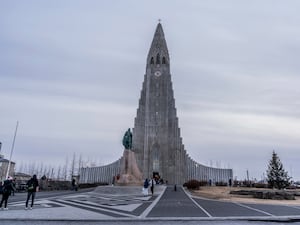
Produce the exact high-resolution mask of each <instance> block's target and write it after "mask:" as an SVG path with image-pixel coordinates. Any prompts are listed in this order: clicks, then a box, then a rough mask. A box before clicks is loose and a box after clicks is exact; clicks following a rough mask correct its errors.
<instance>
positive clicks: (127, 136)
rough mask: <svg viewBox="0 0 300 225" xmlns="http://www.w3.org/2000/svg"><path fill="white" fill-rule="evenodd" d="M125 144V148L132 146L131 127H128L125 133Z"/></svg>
mask: <svg viewBox="0 0 300 225" xmlns="http://www.w3.org/2000/svg"><path fill="white" fill-rule="evenodd" d="M123 145H124V147H125V149H131V148H132V133H131V131H130V128H128V130H127V131H126V132H125V134H124V137H123Z"/></svg>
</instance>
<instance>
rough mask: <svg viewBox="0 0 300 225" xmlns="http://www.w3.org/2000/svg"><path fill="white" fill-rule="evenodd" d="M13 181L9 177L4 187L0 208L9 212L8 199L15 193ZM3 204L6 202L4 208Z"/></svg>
mask: <svg viewBox="0 0 300 225" xmlns="http://www.w3.org/2000/svg"><path fill="white" fill-rule="evenodd" d="M12 180H13V178H12V177H8V178H7V179H6V180H5V181H4V183H3V185H2V199H1V202H0V208H1V209H4V210H8V208H7V202H8V198H9V196H10V195H11V192H12V191H14V187H13V184H12ZM3 202H4V208H2V204H3Z"/></svg>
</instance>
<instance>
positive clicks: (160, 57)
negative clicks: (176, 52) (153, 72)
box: [147, 22, 170, 68]
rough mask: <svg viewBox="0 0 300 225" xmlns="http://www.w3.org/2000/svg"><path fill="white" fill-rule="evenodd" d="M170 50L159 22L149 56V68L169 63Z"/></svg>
mask: <svg viewBox="0 0 300 225" xmlns="http://www.w3.org/2000/svg"><path fill="white" fill-rule="evenodd" d="M169 62H170V60H169V52H168V47H167V42H166V39H165V35H164V31H163V28H162V25H161V23H160V22H159V23H158V24H157V27H156V30H155V33H154V37H153V40H152V44H151V47H150V50H149V53H148V57H147V68H149V67H152V66H156V67H159V66H160V65H167V66H168V65H169Z"/></svg>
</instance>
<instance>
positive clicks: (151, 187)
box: [150, 178, 154, 195]
mask: <svg viewBox="0 0 300 225" xmlns="http://www.w3.org/2000/svg"><path fill="white" fill-rule="evenodd" d="M150 190H151V194H152V195H153V194H154V179H153V178H152V179H151V181H150Z"/></svg>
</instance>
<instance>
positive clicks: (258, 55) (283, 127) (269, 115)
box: [0, 0, 300, 180]
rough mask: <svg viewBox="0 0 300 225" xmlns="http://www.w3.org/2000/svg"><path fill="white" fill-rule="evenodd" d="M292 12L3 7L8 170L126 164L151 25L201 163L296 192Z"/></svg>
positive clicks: (107, 5)
mask: <svg viewBox="0 0 300 225" xmlns="http://www.w3.org/2000/svg"><path fill="white" fill-rule="evenodd" d="M299 9H300V2H299V1H276V0H270V1H260V0H259V1H223V0H219V1H211V0H209V1H199V0H195V1H184V0H182V1H176V0H170V1H167V0H165V1H157V0H151V1H138V0H136V1H133V0H132V1H128V0H127V1H124V0H120V1H116V0H112V1H108V0H107V1H83V0H82V1H76V0H72V1H71V0H70V1H60V0H57V1H38V0H36V1H30V0H27V1H21V0H20V1H2V2H1V7H0V141H1V142H2V143H3V146H2V154H4V155H5V157H6V158H8V157H9V153H10V149H11V145H12V140H13V135H14V129H15V126H16V121H17V120H18V121H19V123H20V124H19V129H18V134H17V139H16V144H15V149H14V153H13V161H15V162H17V164H18V163H19V165H20V163H21V162H23V163H24V162H36V163H40V162H44V163H45V164H51V165H57V164H63V163H64V161H65V158H66V156H69V157H72V154H73V153H76V154H77V155H79V154H81V155H82V157H83V158H85V159H86V160H89V162H94V163H96V164H97V165H104V164H108V163H111V162H113V161H115V160H117V159H118V158H119V157H120V156H121V155H122V153H123V146H122V143H121V140H122V138H123V134H124V132H125V131H126V130H127V129H128V128H129V127H130V128H132V127H133V126H134V118H135V117H136V110H137V107H138V101H139V98H140V91H141V88H142V82H143V78H144V77H143V76H144V74H145V68H146V57H147V53H148V50H149V48H150V44H151V41H152V38H153V35H154V31H155V28H156V25H157V21H158V19H161V20H162V25H163V29H164V33H165V37H166V40H167V44H168V48H169V54H170V60H171V74H172V82H173V88H174V95H175V99H176V100H175V104H176V108H177V115H178V117H179V126H180V128H181V136H182V138H183V143H184V145H185V148H186V150H187V152H188V154H189V155H190V156H191V157H192V158H193V159H194V160H196V161H198V162H199V163H202V164H205V165H213V166H218V167H222V168H224V167H225V168H228V167H230V168H233V170H234V175H235V176H237V177H238V178H239V179H244V178H245V177H246V171H247V170H249V175H250V177H255V178H257V179H261V177H262V175H263V173H265V172H266V169H267V164H268V161H269V160H270V158H271V155H272V151H273V150H275V151H276V152H277V153H278V155H279V157H280V158H281V161H282V162H283V165H284V168H285V169H286V170H287V171H288V172H289V175H291V176H292V177H294V179H295V180H300V163H299V162H300V154H299V152H300V74H299V72H300V63H299V59H300V29H299V27H300V14H299Z"/></svg>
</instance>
